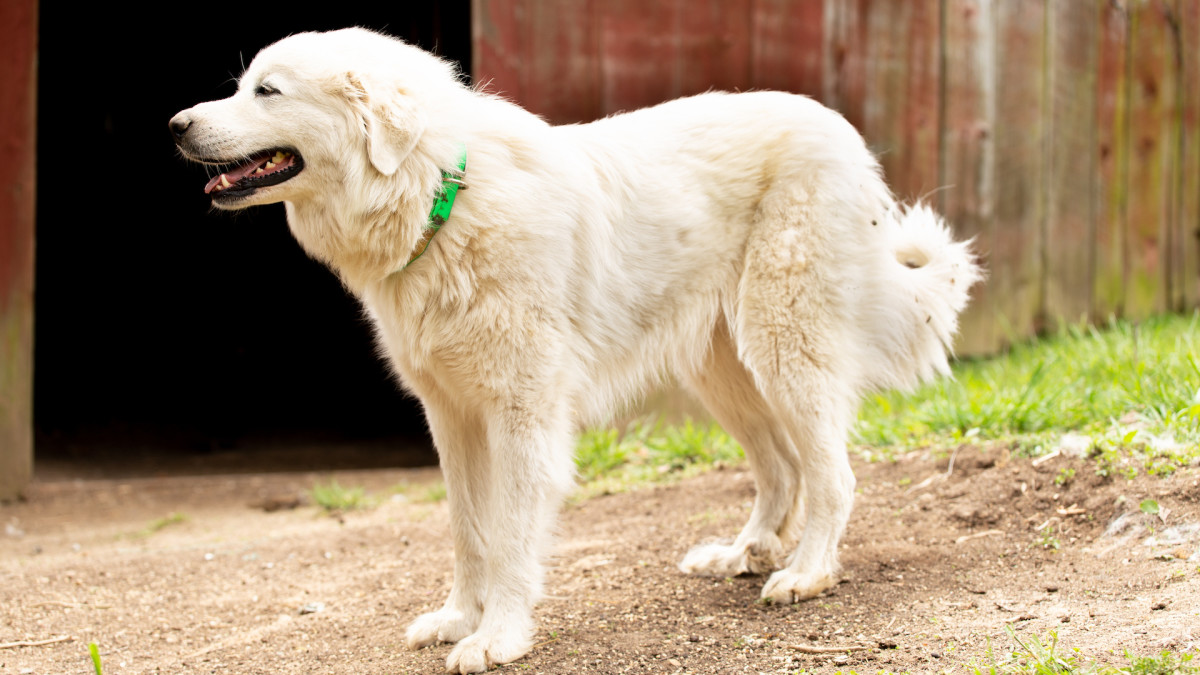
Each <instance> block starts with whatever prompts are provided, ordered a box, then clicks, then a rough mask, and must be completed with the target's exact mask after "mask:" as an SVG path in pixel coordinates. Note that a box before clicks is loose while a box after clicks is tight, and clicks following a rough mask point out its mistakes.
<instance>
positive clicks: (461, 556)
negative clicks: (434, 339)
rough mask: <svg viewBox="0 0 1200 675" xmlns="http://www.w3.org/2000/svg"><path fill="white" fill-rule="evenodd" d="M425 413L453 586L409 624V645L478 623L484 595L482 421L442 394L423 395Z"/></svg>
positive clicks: (454, 635) (449, 637) (466, 631)
mask: <svg viewBox="0 0 1200 675" xmlns="http://www.w3.org/2000/svg"><path fill="white" fill-rule="evenodd" d="M424 401H425V415H426V417H427V418H428V421H429V428H430V430H431V432H432V433H433V439H434V444H435V445H436V446H437V449H438V455H439V458H440V462H441V465H442V474H443V476H444V478H445V481H446V498H447V501H448V502H449V507H450V531H451V534H452V536H453V538H454V585H453V586H452V587H451V589H450V596H449V597H448V598H447V599H446V604H445V605H444V606H443V607H442V608H441V609H439V610H437V611H435V612H428V613H426V614H422V615H421V616H419V617H417V619H416V620H415V621H413V622H412V624H411V625H409V627H408V632H407V634H406V636H405V637H406V639H407V642H408V646H409V648H411V649H420V648H422V647H424V646H426V645H430V644H433V643H435V642H458V641H459V640H461V639H463V638H465V637H466V636H468V635H470V634H471V633H474V632H475V629H476V628H477V627H478V626H479V622H480V620H481V619H482V617H483V603H484V598H485V596H486V593H487V569H486V567H485V562H484V560H485V558H484V556H485V553H486V551H485V541H484V539H483V535H482V533H483V531H484V530H483V522H482V519H483V517H484V514H485V511H484V508H485V505H486V503H487V497H488V489H489V487H490V486H489V480H488V476H489V471H488V454H487V438H486V434H485V432H484V426H483V422H482V421H481V420H479V419H477V418H476V417H474V416H472V415H468V414H467V413H465V412H464V411H462V410H459V409H458V407H457V406H454V405H453V404H451V403H450V402H449V400H447V398H446V397H445V396H435V395H432V394H428V393H427V394H426V395H425V396H424Z"/></svg>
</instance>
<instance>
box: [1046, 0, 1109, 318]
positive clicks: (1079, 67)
mask: <svg viewBox="0 0 1200 675" xmlns="http://www.w3.org/2000/svg"><path fill="white" fill-rule="evenodd" d="M1048 9H1049V13H1048V15H1047V26H1048V31H1047V32H1048V36H1049V53H1048V63H1047V71H1048V77H1049V109H1048V114H1049V117H1048V120H1047V123H1048V125H1049V132H1048V133H1049V143H1048V144H1047V146H1046V147H1047V149H1048V157H1047V167H1048V169H1049V175H1048V182H1047V189H1048V194H1047V196H1046V207H1047V217H1046V237H1045V240H1046V251H1045V265H1046V270H1047V271H1048V272H1049V271H1050V270H1053V273H1048V274H1047V275H1046V280H1047V281H1046V308H1045V313H1046V315H1047V316H1051V317H1054V318H1055V320H1056V321H1057V322H1060V323H1079V322H1083V321H1087V320H1088V318H1089V315H1090V312H1091V309H1092V296H1091V293H1092V287H1093V272H1094V268H1095V258H1094V256H1095V253H1096V250H1095V248H1094V247H1093V245H1092V243H1093V241H1094V238H1095V230H1096V222H1095V219H1096V214H1095V197H1094V193H1095V191H1096V189H1097V187H1096V184H1097V177H1096V165H1097V162H1096V150H1097V148H1096V83H1095V76H1096V61H1097V48H1098V44H1097V36H1096V35H1097V32H1098V29H1099V5H1098V3H1094V2H1052V3H1050V4H1049V5H1048Z"/></svg>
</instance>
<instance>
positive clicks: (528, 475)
mask: <svg viewBox="0 0 1200 675" xmlns="http://www.w3.org/2000/svg"><path fill="white" fill-rule="evenodd" d="M561 408H562V404H561V402H555V403H552V404H549V406H546V405H542V406H524V405H509V406H506V407H505V408H504V409H503V410H502V411H498V412H497V413H496V414H494V415H492V416H491V418H490V419H489V420H488V425H487V426H488V429H487V436H488V450H489V453H490V454H491V472H490V474H491V489H490V491H489V499H488V505H487V510H486V512H485V516H484V523H485V525H486V528H487V529H486V530H485V531H486V537H487V582H488V583H487V598H486V599H485V601H484V610H483V620H482V621H481V622H480V624H479V629H478V630H477V631H476V632H475V633H474V634H472V635H470V636H468V637H467V638H466V639H464V640H462V641H461V642H459V643H458V645H457V646H456V647H455V648H454V649H453V650H452V651H451V652H450V656H449V657H448V658H447V660H446V667H447V669H448V670H449V671H450V672H457V673H476V672H482V671H484V670H487V668H488V667H489V666H491V665H494V664H499V663H508V662H510V661H514V660H516V659H518V658H520V657H522V656H524V655H525V654H526V653H527V652H528V651H529V649H530V647H531V646H532V644H533V632H534V630H533V605H534V603H535V602H536V601H537V599H538V597H539V596H540V594H541V590H542V580H543V574H544V573H543V567H542V557H543V556H544V554H545V553H546V549H547V547H548V544H549V538H550V535H549V531H550V528H551V526H552V524H553V521H554V516H555V513H556V511H557V510H558V506H559V503H560V502H561V500H562V498H563V496H564V495H565V494H566V492H567V490H568V489H570V486H571V484H572V481H573V478H574V468H573V463H572V459H571V457H572V454H571V447H570V439H571V434H570V431H569V428H570V427H569V424H568V423H567V421H566V416H565V415H564V414H562V413H561V412H557V411H556V409H561Z"/></svg>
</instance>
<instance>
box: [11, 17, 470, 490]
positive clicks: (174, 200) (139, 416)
mask: <svg viewBox="0 0 1200 675" xmlns="http://www.w3.org/2000/svg"><path fill="white" fill-rule="evenodd" d="M359 4H360V3H353V4H352V5H344V6H338V5H337V4H336V3H334V4H332V5H330V4H323V5H320V6H317V5H313V6H310V7H309V8H304V6H302V5H289V6H288V7H287V9H286V11H281V10H280V6H279V5H278V4H273V3H243V4H239V5H237V6H236V7H232V6H231V7H223V6H219V5H208V6H205V5H198V4H194V3H193V4H179V3H164V4H159V5H156V6H155V7H154V9H153V11H146V10H145V9H136V10H135V9H133V8H131V7H125V6H121V5H112V4H104V3H91V4H81V5H72V6H71V7H70V10H69V12H68V11H65V10H66V8H63V10H64V11H62V12H61V13H60V12H59V11H58V9H57V8H56V6H55V4H54V3H48V2H43V3H42V4H41V22H40V31H41V32H40V74H39V91H38V99H39V100H38V105H39V113H38V174H37V186H38V201H37V291H36V292H37V304H36V356H35V426H36V431H37V441H36V453H37V461H38V467H39V469H38V471H39V472H40V471H42V470H43V468H44V467H45V466H47V463H49V465H53V462H54V461H55V460H63V459H64V458H66V459H68V460H70V461H74V462H75V463H77V464H78V463H80V461H81V460H82V461H83V462H84V463H89V462H100V463H102V462H104V461H107V460H109V459H112V458H113V457H114V456H116V457H119V458H123V459H124V460H126V462H127V463H128V461H129V460H133V461H135V462H139V463H141V464H140V466H142V467H144V469H143V470H141V471H137V472H139V473H141V472H144V471H145V470H156V469H154V468H153V467H170V466H172V465H173V464H172V463H175V464H174V465H176V466H177V465H178V462H179V461H185V462H186V463H187V464H188V465H189V466H193V467H201V469H200V470H205V469H204V468H203V467H208V470H236V466H233V465H235V464H236V461H234V460H230V459H229V456H230V455H235V456H238V457H241V458H242V459H244V460H246V461H253V460H254V455H255V453H259V454H258V457H260V458H266V461H267V462H268V463H269V462H274V461H276V459H275V458H279V460H280V461H282V462H284V464H285V465H284V466H279V467H277V468H279V469H295V468H325V467H329V468H337V467H340V466H343V465H345V464H346V463H347V462H350V463H351V464H352V465H357V466H364V465H397V464H406V463H416V462H429V461H432V459H433V456H432V454H431V453H430V450H429V442H428V440H427V437H426V434H425V426H424V422H423V420H422V418H421V414H420V410H419V408H418V407H417V405H416V403H415V402H414V401H413V400H412V399H409V398H407V397H405V396H404V395H402V394H401V393H400V392H399V390H398V388H397V387H396V385H395V383H394V382H393V381H392V380H391V378H390V376H389V374H388V371H387V368H386V366H385V365H384V364H383V362H382V361H381V360H379V359H378V358H377V357H376V355H375V350H374V347H373V344H372V340H371V335H370V329H369V327H368V326H367V324H366V322H365V321H364V320H363V319H362V317H361V315H360V313H359V308H358V306H357V304H356V303H355V301H354V300H353V299H352V298H350V297H349V296H347V295H346V293H345V292H344V291H343V290H342V288H341V287H340V285H339V284H338V282H337V280H336V279H335V278H334V277H333V276H332V275H331V274H330V273H329V272H328V271H326V270H325V269H324V268H323V267H321V266H320V265H318V264H317V263H315V262H313V261H311V260H309V259H307V258H306V257H305V255H304V253H303V252H302V251H301V250H300V248H299V247H298V245H297V244H296V243H295V242H294V241H293V240H292V238H291V235H290V234H289V233H288V231H287V227H286V224H285V221H284V213H283V208H282V206H278V205H277V206H271V207H263V208H258V209H253V210H252V211H250V212H245V213H239V214H234V215H229V214H223V213H213V212H210V210H209V207H208V200H207V197H206V196H205V195H204V194H203V191H202V187H203V185H204V179H205V173H204V170H203V168H201V167H197V166H189V165H187V164H185V162H183V161H182V160H181V159H179V158H178V157H177V156H176V154H175V151H174V148H173V145H172V143H171V139H170V135H169V134H168V132H167V124H166V123H167V120H168V119H170V117H171V115H173V114H174V113H175V112H176V111H178V110H181V109H183V108H186V107H188V106H190V105H193V104H195V103H197V102H199V101H202V100H209V99H214V98H223V97H225V96H228V95H229V94H230V93H232V92H233V89H234V82H233V78H235V77H236V76H237V75H238V74H239V73H240V72H241V69H242V64H243V63H249V61H250V59H251V58H252V57H253V56H254V54H255V53H256V52H257V51H258V49H260V48H261V47H263V46H265V45H267V44H269V43H271V42H273V41H275V40H277V39H279V38H281V37H283V36H285V35H288V34H289V33H294V32H300V31H305V30H327V29H332V28H339V27H344V26H348V25H360V26H366V27H369V28H375V29H378V30H382V31H385V32H388V33H390V34H392V35H396V36H399V37H402V38H405V39H407V40H409V41H410V42H414V43H416V44H419V45H421V46H423V47H426V48H428V49H431V50H433V51H436V52H437V53H439V54H441V55H443V56H445V57H447V58H450V59H454V60H457V61H458V62H459V63H461V64H462V67H463V68H464V70H465V69H467V68H469V66H470V63H471V59H470V49H471V37H470V17H469V2H468V1H467V0H455V1H446V0H433V1H430V2H426V3H420V4H412V5H410V4H405V3H401V4H396V3H390V4H389V3H379V4H376V5H372V6H367V7H362V6H359ZM138 7H145V6H138ZM147 24H149V26H150V28H146V25H147ZM300 447H303V448H306V449H307V450H306V451H304V452H298V451H297V452H292V449H294V448H300ZM349 447H353V448H354V451H348V450H347V448H349ZM263 453H265V454H263ZM214 457H216V459H214ZM220 457H224V458H225V461H220ZM259 463H260V464H261V462H259ZM254 468H256V469H264V468H267V469H270V468H272V467H269V466H266V467H264V466H261V465H260V466H256V467H254ZM164 470H170V469H169V468H167V469H164Z"/></svg>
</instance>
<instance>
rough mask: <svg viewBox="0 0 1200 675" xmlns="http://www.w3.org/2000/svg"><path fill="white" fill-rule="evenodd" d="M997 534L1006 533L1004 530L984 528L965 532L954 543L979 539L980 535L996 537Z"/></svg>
mask: <svg viewBox="0 0 1200 675" xmlns="http://www.w3.org/2000/svg"><path fill="white" fill-rule="evenodd" d="M997 534H1004V530H984V531H983V532H976V533H975V534H964V535H963V536H961V537H959V538H958V539H955V540H954V543H955V544H961V543H963V542H967V541H971V540H972V539H979V538H980V537H994V536H996V535H997Z"/></svg>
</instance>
